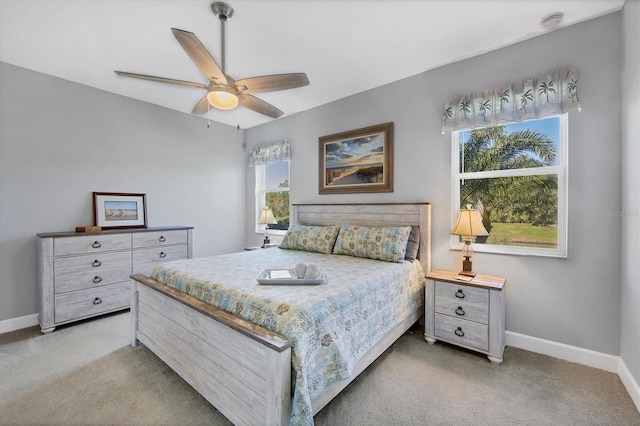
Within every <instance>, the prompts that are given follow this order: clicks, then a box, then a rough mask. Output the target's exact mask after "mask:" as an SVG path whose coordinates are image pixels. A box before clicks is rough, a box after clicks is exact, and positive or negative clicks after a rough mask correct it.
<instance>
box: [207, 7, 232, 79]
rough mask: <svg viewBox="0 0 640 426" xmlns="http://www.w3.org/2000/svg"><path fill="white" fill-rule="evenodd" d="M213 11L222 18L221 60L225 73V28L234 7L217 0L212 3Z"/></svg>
mask: <svg viewBox="0 0 640 426" xmlns="http://www.w3.org/2000/svg"><path fill="white" fill-rule="evenodd" d="M211 11H212V12H213V14H214V15H216V17H217V18H218V19H219V20H220V44H221V47H222V49H221V51H222V56H221V61H220V65H221V67H220V68H221V69H222V72H223V73H226V71H225V62H226V60H225V44H226V41H225V30H224V26H225V24H226V22H227V20H228V19H231V17H232V16H233V8H232V7H231V5H229V4H227V3H225V2H222V1H217V2H214V3H211Z"/></svg>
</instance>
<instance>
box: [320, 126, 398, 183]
mask: <svg viewBox="0 0 640 426" xmlns="http://www.w3.org/2000/svg"><path fill="white" fill-rule="evenodd" d="M318 142H319V153H318V159H319V166H318V171H319V176H318V193H320V194H353V193H359V192H393V123H392V122H391V123H384V124H378V125H375V126H369V127H364V128H362V129H356V130H349V131H347V132H342V133H336V134H333V135H327V136H322V137H320V138H318Z"/></svg>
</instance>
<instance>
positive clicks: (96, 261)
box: [91, 259, 102, 268]
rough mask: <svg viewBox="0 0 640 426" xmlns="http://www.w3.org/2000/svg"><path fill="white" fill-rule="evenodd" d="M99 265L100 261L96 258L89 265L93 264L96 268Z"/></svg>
mask: <svg viewBox="0 0 640 426" xmlns="http://www.w3.org/2000/svg"><path fill="white" fill-rule="evenodd" d="M100 265H102V263H101V262H100V261H99V260H98V259H96V260H94V261H93V263H92V264H91V266H93V267H94V268H97V267H98V266H100Z"/></svg>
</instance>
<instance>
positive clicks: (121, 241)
mask: <svg viewBox="0 0 640 426" xmlns="http://www.w3.org/2000/svg"><path fill="white" fill-rule="evenodd" d="M128 249H131V234H113V235H85V236H81V237H68V238H55V239H54V240H53V255H54V256H67V255H70V254H85V253H99V252H104V251H111V250H128Z"/></svg>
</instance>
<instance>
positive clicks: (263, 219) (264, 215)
mask: <svg viewBox="0 0 640 426" xmlns="http://www.w3.org/2000/svg"><path fill="white" fill-rule="evenodd" d="M274 223H278V222H277V221H276V218H275V217H273V211H271V209H270V208H269V207H265V208H264V209H262V211H261V212H260V218H259V219H258V224H260V225H265V227H264V241H263V242H262V247H265V246H266V245H267V244H271V240H269V225H271V224H274Z"/></svg>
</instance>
